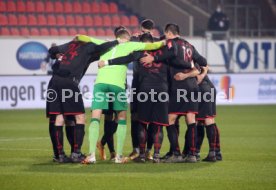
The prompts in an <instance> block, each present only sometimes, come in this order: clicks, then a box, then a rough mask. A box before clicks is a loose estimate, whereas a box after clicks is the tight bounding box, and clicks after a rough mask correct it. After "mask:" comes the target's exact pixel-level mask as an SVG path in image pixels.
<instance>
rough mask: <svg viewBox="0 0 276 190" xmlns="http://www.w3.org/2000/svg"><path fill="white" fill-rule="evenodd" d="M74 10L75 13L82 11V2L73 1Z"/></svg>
mask: <svg viewBox="0 0 276 190" xmlns="http://www.w3.org/2000/svg"><path fill="white" fill-rule="evenodd" d="M73 12H74V13H82V7H81V4H80V2H78V1H75V2H74V3H73Z"/></svg>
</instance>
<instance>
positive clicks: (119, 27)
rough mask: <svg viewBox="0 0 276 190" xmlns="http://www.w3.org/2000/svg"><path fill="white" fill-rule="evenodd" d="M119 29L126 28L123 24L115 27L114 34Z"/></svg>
mask: <svg viewBox="0 0 276 190" xmlns="http://www.w3.org/2000/svg"><path fill="white" fill-rule="evenodd" d="M121 29H126V27H124V26H122V25H120V26H118V27H116V28H115V29H114V35H116V33H117V31H118V30H121Z"/></svg>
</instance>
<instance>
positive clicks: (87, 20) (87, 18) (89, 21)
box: [84, 15, 94, 26]
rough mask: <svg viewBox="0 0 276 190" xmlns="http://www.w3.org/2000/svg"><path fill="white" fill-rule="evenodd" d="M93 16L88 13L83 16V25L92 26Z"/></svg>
mask: <svg viewBox="0 0 276 190" xmlns="http://www.w3.org/2000/svg"><path fill="white" fill-rule="evenodd" d="M93 24H94V22H93V18H92V17H91V16H90V15H86V16H84V26H93Z"/></svg>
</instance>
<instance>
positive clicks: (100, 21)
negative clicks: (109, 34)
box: [93, 15, 103, 26]
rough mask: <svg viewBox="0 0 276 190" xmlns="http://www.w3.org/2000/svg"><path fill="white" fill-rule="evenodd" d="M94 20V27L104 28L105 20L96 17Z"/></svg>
mask: <svg viewBox="0 0 276 190" xmlns="http://www.w3.org/2000/svg"><path fill="white" fill-rule="evenodd" d="M93 20H94V26H103V19H102V17H101V16H99V15H96V16H95V17H94V19H93Z"/></svg>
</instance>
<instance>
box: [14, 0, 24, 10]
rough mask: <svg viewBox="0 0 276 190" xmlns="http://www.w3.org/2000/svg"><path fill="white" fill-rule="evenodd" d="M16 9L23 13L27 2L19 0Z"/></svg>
mask: <svg viewBox="0 0 276 190" xmlns="http://www.w3.org/2000/svg"><path fill="white" fill-rule="evenodd" d="M16 7H17V8H16V9H17V12H19V13H23V12H25V11H26V5H25V2H23V1H22V0H20V1H17V3H16Z"/></svg>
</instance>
